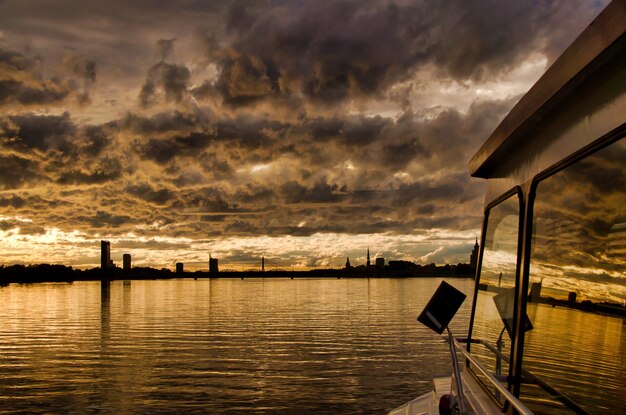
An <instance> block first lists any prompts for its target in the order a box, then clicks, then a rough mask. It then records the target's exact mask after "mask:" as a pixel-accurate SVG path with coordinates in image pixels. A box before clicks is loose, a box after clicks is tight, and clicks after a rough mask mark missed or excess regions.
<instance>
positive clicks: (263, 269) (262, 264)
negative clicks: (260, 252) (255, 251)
mask: <svg viewBox="0 0 626 415" xmlns="http://www.w3.org/2000/svg"><path fill="white" fill-rule="evenodd" d="M261 272H265V257H264V256H262V257H261Z"/></svg>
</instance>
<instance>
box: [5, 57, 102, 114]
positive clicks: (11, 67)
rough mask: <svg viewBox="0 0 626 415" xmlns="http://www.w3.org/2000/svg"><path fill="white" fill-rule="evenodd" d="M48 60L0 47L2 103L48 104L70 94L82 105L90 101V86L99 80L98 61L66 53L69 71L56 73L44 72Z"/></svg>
mask: <svg viewBox="0 0 626 415" xmlns="http://www.w3.org/2000/svg"><path fill="white" fill-rule="evenodd" d="M44 63H45V61H44V60H43V59H42V58H39V57H32V56H27V55H25V54H22V53H19V52H16V51H12V50H4V49H0V106H13V107H15V106H18V107H42V106H45V107H48V106H51V105H61V104H63V103H65V102H66V99H67V98H69V97H76V99H77V101H78V103H79V104H86V103H88V102H89V88H90V87H91V85H92V84H93V83H94V82H95V81H96V64H95V62H94V61H92V60H89V59H87V58H84V57H81V56H75V55H65V57H64V58H63V63H64V65H65V66H66V67H67V70H66V71H60V72H59V73H57V74H54V75H52V76H49V75H43V73H45V72H46V71H45V70H44ZM9 108H10V107H9ZM12 109H14V108H12Z"/></svg>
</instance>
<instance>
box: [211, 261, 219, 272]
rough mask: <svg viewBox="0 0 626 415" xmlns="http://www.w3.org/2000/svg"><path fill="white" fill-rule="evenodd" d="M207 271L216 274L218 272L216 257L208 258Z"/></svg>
mask: <svg viewBox="0 0 626 415" xmlns="http://www.w3.org/2000/svg"><path fill="white" fill-rule="evenodd" d="M209 272H210V273H211V274H217V273H218V272H219V269H218V266H217V258H209Z"/></svg>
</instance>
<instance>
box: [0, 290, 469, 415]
mask: <svg viewBox="0 0 626 415" xmlns="http://www.w3.org/2000/svg"><path fill="white" fill-rule="evenodd" d="M440 281H441V280H440V279H437V278H432V279H342V280H330V279H328V280H322V279H311V280H288V279H285V280H268V279H258V280H252V279H249V280H248V279H247V280H244V281H241V280H234V279H232V280H230V279H229V280H197V281H193V280H166V281H163V280H161V281H132V282H131V281H113V282H110V283H107V282H104V283H100V282H76V283H73V284H38V285H10V286H7V287H2V288H0V303H1V304H3V307H2V308H0V371H1V372H2V373H3V378H4V382H2V383H0V412H19V411H22V412H41V411H44V412H55V413H93V412H98V413H116V414H117V413H154V412H163V413H176V412H184V413H226V412H227V413H259V414H263V413H296V412H297V413H303V414H306V413H328V412H329V411H331V412H334V413H345V414H349V413H381V412H384V411H385V410H388V409H391V408H393V407H395V406H397V405H399V404H401V403H403V402H405V401H407V400H408V399H411V398H413V397H415V396H417V395H419V394H422V393H425V392H427V391H428V390H430V388H431V378H432V376H433V375H435V374H446V373H449V371H450V367H449V355H448V350H447V348H446V346H445V344H444V343H443V342H442V341H441V338H440V337H439V336H437V335H435V334H433V333H432V332H430V331H429V330H428V329H426V328H425V327H422V326H420V325H419V324H418V323H417V322H416V320H415V318H416V316H417V314H418V313H419V311H421V308H422V307H423V306H424V305H425V303H426V302H427V300H428V299H429V298H430V295H431V294H432V293H433V292H434V291H435V289H436V287H437V286H438V284H439V282H440ZM448 281H449V282H450V283H452V284H453V285H455V286H456V287H457V288H459V289H461V290H462V291H464V292H465V293H466V294H467V295H468V297H471V291H472V288H473V281H471V280H460V279H451V280H448ZM469 306H470V304H469V301H466V303H465V304H464V305H463V307H462V308H461V310H460V311H459V314H458V315H457V317H456V318H455V320H453V324H452V328H453V330H454V331H455V332H456V333H458V334H459V335H464V334H465V333H464V331H465V329H466V324H467V320H468V318H469Z"/></svg>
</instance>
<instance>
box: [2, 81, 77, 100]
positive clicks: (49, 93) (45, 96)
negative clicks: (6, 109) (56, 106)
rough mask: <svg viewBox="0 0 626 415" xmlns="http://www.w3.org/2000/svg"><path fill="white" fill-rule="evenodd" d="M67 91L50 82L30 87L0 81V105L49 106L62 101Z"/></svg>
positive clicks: (23, 84) (21, 83) (24, 84)
mask: <svg viewBox="0 0 626 415" xmlns="http://www.w3.org/2000/svg"><path fill="white" fill-rule="evenodd" d="M68 94H69V91H68V90H67V89H65V88H63V87H61V86H59V85H55V84H54V83H51V82H44V83H41V84H38V85H36V86H30V85H27V84H26V83H24V82H23V81H16V80H13V79H2V80H0V105H8V104H21V105H24V106H32V105H49V104H53V103H55V102H59V101H62V100H63V99H65V98H66V97H67V95H68Z"/></svg>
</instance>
